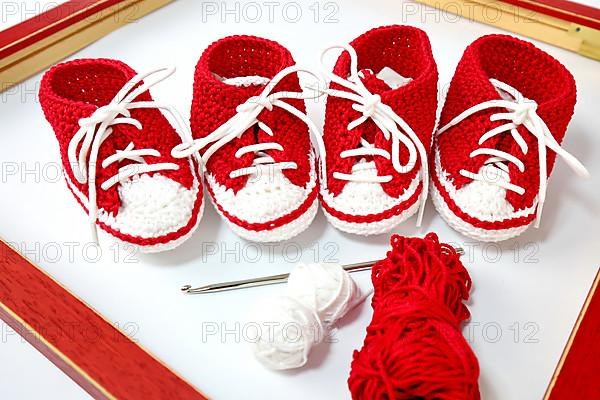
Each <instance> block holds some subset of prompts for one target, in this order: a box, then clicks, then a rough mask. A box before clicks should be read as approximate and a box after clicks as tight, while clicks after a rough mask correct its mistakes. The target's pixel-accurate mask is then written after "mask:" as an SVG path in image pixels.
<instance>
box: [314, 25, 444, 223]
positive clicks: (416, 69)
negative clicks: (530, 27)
mask: <svg viewBox="0 0 600 400" xmlns="http://www.w3.org/2000/svg"><path fill="white" fill-rule="evenodd" d="M337 47H341V48H343V49H344V50H345V51H344V52H343V53H342V54H341V55H340V56H339V58H338V60H337V63H336V64H335V67H334V68H333V73H327V77H328V78H329V79H330V80H331V84H330V86H329V89H328V90H325V92H326V93H327V94H328V99H327V109H326V113H325V128H324V133H323V139H324V142H325V149H326V160H325V164H326V170H327V171H326V174H325V175H326V179H322V182H321V201H322V205H323V208H324V210H325V215H326V216H327V217H328V219H329V221H330V222H331V223H332V224H333V225H334V226H335V227H336V228H338V229H341V230H343V231H346V232H350V233H356V234H362V235H373V234H379V233H384V232H388V231H390V230H392V229H393V228H394V227H396V226H397V225H398V224H400V223H401V222H403V221H405V220H406V219H407V218H409V217H410V216H412V215H413V214H415V213H416V212H417V210H419V209H420V210H419V216H418V219H417V225H420V224H421V219H422V216H423V207H424V205H425V202H426V198H427V193H428V183H429V177H428V155H429V151H430V150H431V137H432V133H433V129H434V125H435V119H436V110H437V80H438V74H437V66H436V64H435V61H434V59H433V55H432V53H431V46H430V44H429V39H428V37H427V35H426V34H425V32H423V31H421V30H419V29H417V28H413V27H408V26H398V25H395V26H386V27H381V28H377V29H373V30H370V31H368V32H366V33H365V34H363V35H361V36H360V37H358V38H357V39H355V40H354V41H353V42H352V43H350V46H337ZM330 49H331V48H330ZM330 49H326V50H325V52H324V54H325V53H326V52H327V51H328V50H330Z"/></svg>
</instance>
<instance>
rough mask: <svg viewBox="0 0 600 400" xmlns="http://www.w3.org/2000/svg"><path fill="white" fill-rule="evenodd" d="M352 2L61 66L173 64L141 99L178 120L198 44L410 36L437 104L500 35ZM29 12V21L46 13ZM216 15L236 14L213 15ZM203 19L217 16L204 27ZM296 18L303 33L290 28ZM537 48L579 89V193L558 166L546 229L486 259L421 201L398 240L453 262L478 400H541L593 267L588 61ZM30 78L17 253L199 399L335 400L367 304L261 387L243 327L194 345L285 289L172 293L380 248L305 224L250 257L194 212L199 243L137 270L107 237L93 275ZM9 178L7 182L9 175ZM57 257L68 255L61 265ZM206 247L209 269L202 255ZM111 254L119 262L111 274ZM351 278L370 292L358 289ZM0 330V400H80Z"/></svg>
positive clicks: (596, 205)
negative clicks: (433, 77)
mask: <svg viewBox="0 0 600 400" xmlns="http://www.w3.org/2000/svg"><path fill="white" fill-rule="evenodd" d="M8 3H10V4H13V5H17V13H16V14H15V15H3V17H2V19H3V21H2V23H3V26H8V25H10V24H13V23H15V22H18V21H19V20H21V19H23V18H24V17H26V16H31V15H26V14H27V13H31V12H32V11H31V8H32V7H35V6H33V5H32V3H33V2H32V3H29V2H28V3H29V4H28V5H27V6H25V2H14V3H13V2H6V1H5V2H2V7H3V10H6V9H5V6H6V5H7V4H8ZM46 3H48V2H46ZM356 3H358V4H356ZM356 3H352V2H350V1H341V0H338V1H336V2H335V3H327V2H325V1H323V2H319V3H316V5H315V3H314V2H312V1H311V2H306V3H303V2H298V3H294V2H283V3H278V5H276V6H273V7H274V9H273V10H274V12H273V14H272V20H271V21H270V17H269V8H268V6H266V5H265V4H264V3H263V2H257V3H254V4H255V5H258V6H259V9H260V11H261V12H262V16H261V17H260V18H258V21H256V22H253V20H256V19H257V18H256V17H257V14H256V11H257V8H256V6H253V7H248V6H246V7H244V3H242V4H237V6H236V3H234V2H226V3H222V2H215V3H208V2H201V1H196V0H179V1H176V2H175V3H173V4H172V5H169V6H168V7H166V8H164V9H162V10H160V11H158V12H156V13H154V14H152V15H150V16H148V17H146V18H144V19H143V20H141V21H139V22H134V23H131V24H129V25H128V26H126V27H124V28H122V29H120V30H118V31H116V32H114V33H112V34H110V35H108V36H107V37H105V38H103V39H101V40H99V41H98V42H97V43H95V44H93V45H92V46H90V47H88V48H86V49H84V50H82V51H80V52H78V53H77V54H76V55H75V56H74V58H75V57H76V58H79V57H108V58H117V59H121V60H123V61H125V62H127V63H129V64H130V65H131V66H132V67H133V68H135V69H136V70H138V71H143V70H147V69H152V68H154V67H156V66H162V65H165V64H175V65H176V66H177V67H178V72H177V74H176V75H175V76H174V77H173V78H171V80H169V81H167V82H166V83H164V84H163V85H162V86H160V87H157V88H156V90H154V92H153V93H154V97H155V98H157V99H160V100H163V101H170V102H173V103H174V104H175V105H176V106H177V107H178V108H179V109H180V110H181V112H182V113H183V114H184V115H185V116H186V117H187V116H189V105H190V102H191V97H192V81H193V79H192V77H193V70H194V66H195V63H196V62H197V60H198V57H199V56H200V53H201V52H202V50H203V49H204V48H205V47H206V46H207V45H208V44H209V43H211V42H212V41H213V40H216V39H218V38H220V37H223V36H225V35H229V34H255V35H260V36H264V37H268V38H271V39H275V40H277V41H280V42H281V43H282V44H283V45H285V46H287V47H288V48H289V49H290V50H291V51H292V53H293V54H294V56H295V58H296V61H297V62H298V63H300V64H304V65H309V66H311V67H316V66H317V62H318V61H317V59H318V54H319V52H320V49H321V48H323V47H325V46H326V45H328V44H331V43H337V42H348V41H350V40H352V39H353V38H354V37H356V36H357V35H359V34H361V33H363V32H364V31H365V30H367V29H369V28H372V27H376V26H379V25H385V24H394V23H395V24H410V25H414V26H418V27H421V28H422V29H424V30H425V31H427V33H428V34H429V36H430V39H431V42H432V47H433V51H434V55H435V57H436V60H437V62H438V67H439V70H440V88H442V89H443V88H444V86H445V85H446V84H447V83H448V82H449V80H450V78H451V77H452V73H453V71H454V68H455V66H456V64H457V62H458V60H459V59H460V56H461V54H462V52H463V50H464V48H465V47H466V46H467V45H468V44H469V43H471V42H472V41H473V40H475V39H476V38H478V37H479V36H481V35H484V34H489V33H496V32H499V31H498V30H496V29H494V28H491V27H489V26H484V25H481V24H478V23H474V22H470V21H466V20H459V19H458V18H457V17H455V16H454V15H451V14H447V13H444V12H440V11H433V10H431V9H429V8H425V7H423V6H420V5H415V4H412V3H409V2H400V1H397V0H389V1H382V0H372V1H369V2H367V3H364V2H360V3H359V2H356ZM589 3H590V4H593V2H592V1H591V0H590V1H589ZM35 4H37V7H40V8H41V7H43V5H44V4H45V3H44V2H35ZM289 4H292V5H291V6H290V5H289ZM311 6H312V8H311ZM224 7H227V9H228V10H233V11H231V13H229V14H222V12H224V11H225V9H224ZM236 7H237V11H236ZM286 7H288V8H287V9H286ZM315 7H316V9H319V10H320V12H319V13H318V15H317V14H315V11H314V10H315ZM215 9H216V14H215V15H212V14H211V13H207V12H206V11H207V10H209V11H212V10H215ZM284 9H286V10H287V14H286V13H285V12H284ZM298 9H300V10H301V16H300V19H299V21H297V22H292V20H293V19H295V18H296V15H297V14H296V11H297V10H298ZM334 11H335V12H334ZM332 12H334V13H333V15H330V14H331V13H332ZM328 15H330V19H329V20H327V19H326V17H327V16H328ZM249 19H250V20H249ZM327 21H329V22H327ZM336 21H337V22H336ZM539 46H540V47H541V48H543V49H545V50H546V51H548V52H550V53H551V54H552V55H554V56H555V57H557V58H558V59H559V60H561V61H562V62H563V63H564V64H565V65H566V66H567V67H568V68H569V69H570V70H571V71H572V73H573V75H574V76H575V78H576V80H577V83H578V88H579V102H578V105H577V108H576V114H575V117H574V119H573V121H572V123H571V125H570V129H569V133H568V135H567V138H566V140H565V142H564V147H565V148H566V149H567V150H568V151H570V152H572V153H573V154H575V155H576V156H578V157H579V158H580V159H581V160H582V161H583V163H584V164H585V165H586V166H587V167H588V169H589V170H590V172H591V173H592V179H591V180H588V181H585V180H579V179H577V178H575V176H574V174H573V173H572V172H571V171H570V170H569V169H568V167H567V166H566V164H565V163H563V162H562V161H560V160H559V161H557V164H556V168H555V172H554V174H553V176H552V179H551V182H550V188H549V191H548V199H547V203H546V206H545V209H544V217H543V221H542V227H541V228H540V229H539V230H534V229H531V230H530V231H528V232H526V233H525V234H524V235H522V236H521V237H520V238H518V239H516V240H511V241H508V242H505V243H502V244H500V245H487V246H483V245H481V244H479V243H475V242H470V241H468V240H466V239H464V238H463V237H461V236H460V235H458V234H457V233H455V232H454V231H452V230H451V229H449V228H448V227H447V226H446V225H445V224H444V222H443V221H442V220H441V219H440V217H438V216H437V215H436V213H435V211H434V209H433V206H432V205H431V204H429V206H428V209H427V212H426V215H425V221H424V227H423V228H422V229H421V230H418V229H416V228H415V226H414V219H412V220H410V221H408V222H407V223H405V224H404V225H403V226H401V227H400V228H399V229H398V232H399V233H401V234H407V235H423V234H424V233H426V232H428V231H435V232H438V234H439V235H440V237H441V238H442V240H443V241H446V242H453V243H457V244H460V245H462V246H463V247H465V248H466V249H467V253H468V254H467V255H466V256H465V257H464V260H465V264H466V266H467V267H468V269H469V271H470V273H471V275H472V278H473V280H474V291H473V296H472V301H471V302H470V308H471V311H472V314H473V317H472V322H471V324H470V325H468V326H467V327H465V329H464V333H465V335H467V336H469V340H470V341H471V342H472V345H473V348H474V350H475V352H476V354H477V355H478V357H479V361H480V366H481V379H480V386H481V392H482V397H483V398H484V399H517V398H518V399H537V398H540V397H541V396H542V394H543V392H544V390H545V388H546V386H547V384H548V381H549V379H550V376H551V374H552V371H553V369H554V366H555V365H556V363H557V361H558V358H559V356H560V353H561V351H562V348H563V346H564V344H565V342H566V340H567V338H568V335H569V332H570V330H571V327H572V326H573V323H574V322H575V319H576V317H577V313H578V311H579V309H580V307H581V305H582V302H583V300H584V297H585V295H586V293H587V291H588V289H589V287H590V285H591V282H592V279H593V277H594V274H595V273H596V270H597V265H598V261H599V257H598V249H597V246H598V242H599V239H600V224H599V222H600V157H598V154H597V152H599V151H600V133H599V132H598V111H597V110H598V104H600V74H599V73H598V72H600V64H599V63H598V62H595V61H592V60H589V59H586V58H583V57H581V56H578V55H576V54H573V53H570V52H567V51H564V50H561V49H557V48H554V47H552V46H549V45H545V44H539ZM539 73H543V71H539ZM39 80H40V75H38V76H35V77H33V78H32V79H30V80H28V81H27V82H25V83H23V84H21V85H19V86H18V87H17V89H16V90H14V91H10V92H7V93H4V94H0V98H1V103H0V121H1V125H0V132H1V137H2V139H1V140H2V142H1V145H0V160H1V161H2V163H1V164H0V166H1V168H2V169H1V171H0V172H1V174H0V178H1V179H2V183H1V186H0V188H1V191H0V221H2V223H1V224H0V237H2V238H4V239H5V240H7V241H10V242H14V243H16V244H17V246H19V248H20V249H21V250H22V251H24V252H26V253H27V255H28V256H29V257H30V258H32V259H34V261H37V262H38V263H39V264H40V265H41V266H43V268H44V269H45V270H46V271H48V272H49V273H50V274H51V275H52V276H54V277H55V278H56V279H58V280H59V281H60V282H61V283H63V284H65V285H66V286H67V287H68V288H69V289H71V290H72V291H73V292H74V293H75V294H77V295H78V296H80V297H81V298H83V299H84V300H85V301H86V302H88V303H89V304H90V305H91V306H93V307H94V308H96V309H97V310H98V311H99V312H100V313H102V314H103V315H105V316H106V317H107V318H108V319H109V320H111V321H113V322H115V323H117V324H119V326H121V327H125V328H126V329H127V330H128V332H130V333H132V335H133V337H134V338H135V340H138V341H139V342H140V343H141V344H142V345H144V346H145V347H147V348H148V349H150V351H152V352H153V353H154V354H156V355H157V356H158V357H159V358H161V359H162V360H164V361H165V362H166V363H167V364H168V365H169V366H171V367H172V368H173V369H174V370H176V371H177V372H179V373H180V374H182V375H183V376H184V377H185V378H186V379H187V380H189V381H190V382H191V383H193V384H194V385H196V386H197V387H199V388H201V389H202V390H203V391H204V392H205V393H206V394H207V395H209V396H211V397H213V398H217V399H224V398H242V397H243V398H247V397H249V395H250V396H251V397H258V396H260V397H261V398H274V399H275V398H280V397H282V396H284V395H285V396H286V397H287V398H288V399H305V398H315V399H332V398H336V399H338V398H348V397H349V393H348V390H347V386H346V379H347V376H348V372H349V366H350V361H351V356H352V351H353V349H356V348H359V347H360V346H361V344H362V340H363V338H364V334H365V328H366V326H367V325H368V323H369V321H370V317H371V312H370V306H369V305H364V306H363V307H361V308H359V309H357V310H355V311H354V312H353V313H351V314H350V315H349V316H348V317H347V318H346V319H344V321H343V323H342V325H341V329H340V331H339V332H337V334H336V335H335V343H332V344H329V345H327V344H325V345H322V346H320V347H319V348H318V349H317V350H315V351H314V353H313V354H312V357H311V361H310V363H309V365H308V366H307V367H306V368H304V369H302V370H299V371H296V372H291V373H274V372H270V371H267V370H265V369H264V368H263V367H261V366H260V365H259V364H257V363H256V362H255V361H254V359H253V357H252V354H251V353H250V351H249V345H248V344H247V343H245V342H244V338H243V331H241V327H240V329H239V330H237V331H238V333H240V335H241V336H242V337H240V338H239V340H238V339H236V337H235V335H234V334H233V333H229V334H227V335H225V337H224V338H222V337H221V336H220V334H216V335H212V336H208V337H206V338H204V339H205V340H203V337H202V336H203V335H202V332H203V329H204V332H205V333H206V329H207V327H208V326H209V325H210V327H211V328H212V327H214V326H218V327H219V330H221V328H226V329H229V330H233V331H236V325H235V324H236V323H238V322H239V323H240V324H243V323H244V322H245V321H246V315H247V311H248V308H249V307H250V306H251V305H252V304H253V303H255V302H257V301H258V300H259V299H264V298H268V297H269V296H275V295H277V293H278V292H279V291H280V290H281V287H268V288H262V289H251V290H245V291H239V292H232V293H223V294H215V295H209V296H197V297H186V296H184V295H182V294H180V293H179V291H178V288H179V287H180V286H181V285H182V284H185V283H192V284H203V283H210V282H215V281H224V280H232V279H243V278H248V277H252V276H262V275H267V274H271V273H281V272H284V271H289V270H290V269H291V268H292V265H293V264H292V263H291V262H290V260H291V259H293V258H295V257H296V254H297V251H298V249H301V254H300V257H299V258H300V259H301V260H302V261H305V262H314V261H317V260H318V259H323V258H324V257H325V256H327V255H329V254H330V253H333V258H335V259H337V260H339V261H340V262H342V263H349V262H357V261H364V260H370V259H378V258H381V257H383V256H384V254H385V251H386V249H387V247H388V241H389V238H388V237H387V236H385V235H384V236H381V237H377V238H369V239H365V238H360V237H354V236H349V235H344V234H341V233H339V232H337V231H335V230H334V229H333V228H331V227H330V226H328V225H327V223H326V221H325V218H324V216H323V215H322V214H321V213H319V215H318V216H317V219H316V220H315V222H314V223H313V225H312V226H311V227H310V228H309V229H308V231H307V232H305V233H304V234H302V235H301V236H299V237H298V238H297V239H294V240H293V241H291V242H289V243H287V244H281V245H275V246H272V247H268V246H256V245H250V244H248V243H246V242H244V241H242V240H240V239H238V238H237V237H236V236H234V235H233V234H232V233H231V232H230V231H229V230H228V229H227V227H226V226H225V225H224V223H223V222H221V221H220V220H219V218H218V217H217V215H216V213H215V211H214V210H213V208H212V207H211V206H208V207H207V209H206V212H205V216H204V219H203V221H202V223H201V227H200V229H199V230H198V232H197V233H196V234H195V235H194V236H193V237H192V238H191V239H190V240H189V241H188V242H186V243H185V244H184V245H182V246H181V247H180V248H179V249H177V250H175V251H173V252H170V253H166V254H160V255H152V256H148V255H140V254H134V255H133V257H132V260H133V261H136V262H134V263H131V262H125V261H126V260H125V258H126V255H127V252H126V251H124V250H123V248H120V250H119V251H116V253H115V250H114V249H115V248H114V247H113V248H112V249H113V250H111V245H112V243H111V242H110V240H109V239H107V238H106V237H104V236H103V237H102V238H101V240H102V244H103V253H102V256H101V257H100V260H99V261H96V262H89V260H90V258H93V257H94V256H95V255H94V253H93V251H91V250H90V249H89V248H88V247H85V245H86V244H87V243H88V242H89V239H88V238H89V230H88V226H87V223H86V217H85V215H84V213H83V212H82V210H81V209H80V208H79V206H78V205H77V204H76V202H75V201H74V199H73V198H72V196H71V194H70V193H69V191H68V190H67V188H66V185H65V184H64V182H63V181H62V180H60V179H56V178H55V175H56V167H57V166H58V165H59V164H58V163H59V157H58V151H57V145H56V140H55V138H54V136H53V133H52V130H51V128H50V127H49V125H48V124H47V123H46V121H45V120H44V117H43V115H42V112H41V109H40V106H39V104H38V101H37V98H36V92H37V87H38V84H39ZM322 106H323V103H322V102H320V103H316V104H315V103H313V104H311V105H310V109H311V111H312V114H311V115H312V116H313V117H314V118H315V119H316V120H320V119H321V118H322V112H321V108H322ZM15 167H16V169H17V172H16V174H14V175H12V174H9V171H13V170H14V168H15ZM28 170H29V171H31V170H33V171H34V172H30V173H27V172H26V171H28ZM68 242H76V243H77V245H76V247H75V251H74V258H73V259H72V260H70V255H69V251H68V247H67V246H68V245H66V244H65V243H68ZM212 244H214V245H215V246H216V249H217V254H213V255H207V254H204V255H203V250H206V249H207V246H212ZM236 246H237V247H236ZM84 247H85V248H86V249H87V250H89V252H88V253H87V254H86V251H84ZM212 248H215V247H212ZM204 253H206V251H204ZM271 254H272V255H273V256H271ZM286 254H287V255H286ZM115 257H117V261H119V262H117V263H115V262H114V260H113V258H115ZM86 260H87V261H86ZM1 278H2V277H0V279H1ZM357 279H358V280H359V282H360V283H361V285H362V286H363V287H367V286H368V274H366V273H363V274H362V275H359V276H357ZM207 324H208V325H207ZM526 324H528V325H526ZM0 327H1V329H0V334H1V337H0V339H1V340H0V398H3V399H11V400H19V399H31V398H51V399H82V398H87V395H86V394H85V393H84V392H83V391H82V390H81V389H80V388H79V387H78V386H77V385H75V384H74V383H73V382H72V381H70V380H69V379H68V378H67V377H66V376H65V375H63V374H62V373H61V372H60V371H59V370H58V369H56V368H55V367H54V366H53V365H52V364H51V363H50V362H49V361H47V360H46V359H44V358H43V357H42V356H41V355H40V354H39V353H37V352H36V351H35V350H34V349H33V348H32V347H31V346H29V345H28V344H26V343H23V342H22V340H21V338H20V337H19V336H17V335H15V334H14V332H12V331H11V330H10V328H8V327H7V326H6V325H5V324H1V325H0ZM240 331H241V332H240ZM516 333H518V335H517V334H516ZM32 382H35V384H32Z"/></svg>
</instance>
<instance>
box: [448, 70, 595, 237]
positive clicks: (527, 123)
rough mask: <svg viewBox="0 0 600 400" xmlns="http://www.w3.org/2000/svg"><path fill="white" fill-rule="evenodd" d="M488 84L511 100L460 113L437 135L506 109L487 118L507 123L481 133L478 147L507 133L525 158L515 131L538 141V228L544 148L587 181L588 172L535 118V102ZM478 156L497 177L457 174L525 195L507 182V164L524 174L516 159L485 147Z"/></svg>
mask: <svg viewBox="0 0 600 400" xmlns="http://www.w3.org/2000/svg"><path fill="white" fill-rule="evenodd" d="M490 82H491V84H492V85H493V86H494V88H495V89H497V90H501V91H502V92H504V93H507V94H508V95H510V96H511V97H512V100H490V101H485V102H483V103H480V104H477V105H475V106H473V107H470V108H468V109H467V110H465V111H463V112H462V113H460V114H459V115H457V116H456V117H455V118H453V119H452V120H451V121H450V122H448V123H447V124H446V125H445V126H443V127H442V128H440V129H439V130H438V135H441V134H443V133H444V132H446V131H447V130H448V129H450V128H452V127H453V126H455V125H457V124H459V123H460V122H462V121H463V120H465V119H467V118H469V117H470V116H471V115H473V114H476V113H478V112H480V111H483V110H487V109H491V108H505V109H507V110H508V111H509V112H506V113H495V114H493V115H492V116H491V117H490V120H491V121H509V122H508V123H506V124H504V125H501V126H498V127H496V128H494V129H491V130H490V131H488V132H486V133H484V134H483V135H482V136H481V138H480V139H479V145H480V146H483V144H484V143H485V142H486V141H487V140H488V139H490V138H492V137H494V136H496V135H500V134H503V133H506V132H510V133H511V135H512V137H513V138H514V140H515V141H516V142H517V144H518V145H519V148H520V149H521V151H522V153H523V154H524V155H525V154H527V152H528V146H527V143H526V141H525V139H524V138H523V136H522V135H521V133H520V132H519V131H518V129H517V128H518V127H519V126H524V127H525V128H526V129H527V131H528V132H529V133H531V134H532V135H533V136H535V137H536V138H537V141H538V158H539V170H540V175H539V180H540V188H539V194H538V206H537V214H536V221H535V227H536V228H538V227H539V225H540V222H541V218H542V210H543V207H544V202H545V199H546V191H547V184H548V183H547V181H548V170H547V162H546V152H547V150H546V148H549V149H550V150H552V151H554V152H555V153H556V154H557V155H559V156H560V157H561V158H562V159H563V160H564V161H565V162H566V163H567V164H568V165H569V166H570V167H571V169H573V170H574V171H575V173H576V174H577V175H579V176H582V177H586V178H587V177H589V172H588V170H587V169H586V168H585V167H584V166H583V164H582V163H581V162H580V161H579V160H577V158H575V157H574V156H573V155H572V154H570V153H568V152H567V151H566V150H564V149H563V148H562V147H560V144H559V143H558V142H557V141H556V139H555V138H554V136H553V135H552V132H550V129H549V128H548V126H547V125H546V123H545V122H544V120H543V119H542V118H541V117H540V116H539V115H538V114H537V107H538V105H537V103H536V102H535V101H534V100H531V99H528V98H526V97H525V96H523V94H522V93H521V92H519V91H518V90H517V89H515V88H514V87H512V86H510V85H508V84H506V83H504V82H501V81H498V80H496V79H490ZM478 155H489V156H491V157H490V158H489V159H488V160H487V161H486V163H485V164H486V165H492V166H495V167H496V168H498V175H496V176H494V179H489V177H488V174H482V173H474V172H471V171H467V170H464V169H461V170H460V174H461V175H463V176H465V177H467V178H470V179H472V180H478V181H484V182H488V183H491V184H493V185H497V186H499V187H502V188H504V189H506V190H510V191H513V192H516V193H518V194H520V195H523V194H524V193H525V188H523V187H521V186H518V185H514V184H512V183H510V181H509V175H508V166H507V164H510V163H512V164H514V165H515V166H516V167H517V168H518V169H519V171H521V172H524V171H525V165H524V163H523V162H522V161H521V160H520V159H519V158H517V157H516V156H515V155H513V154H510V153H507V152H504V151H501V150H497V149H491V148H485V147H480V148H478V149H475V150H474V151H473V152H471V154H470V157H471V158H473V157H476V156H478ZM498 177H502V179H497V178H498Z"/></svg>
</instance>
